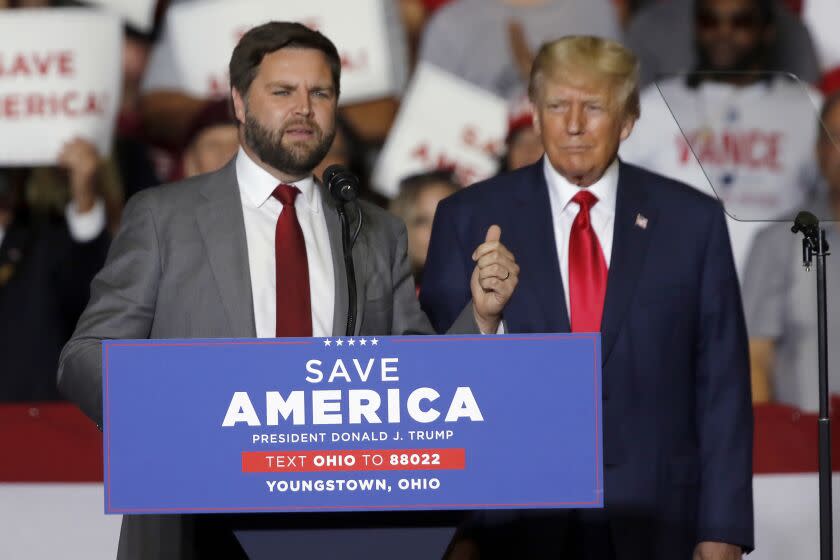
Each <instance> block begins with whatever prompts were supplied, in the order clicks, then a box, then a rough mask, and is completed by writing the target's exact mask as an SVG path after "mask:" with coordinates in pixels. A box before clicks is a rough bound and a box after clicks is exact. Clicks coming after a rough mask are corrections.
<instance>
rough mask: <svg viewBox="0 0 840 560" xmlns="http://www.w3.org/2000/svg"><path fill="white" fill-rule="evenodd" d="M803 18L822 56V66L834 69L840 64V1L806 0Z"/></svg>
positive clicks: (803, 7) (803, 6)
mask: <svg viewBox="0 0 840 560" xmlns="http://www.w3.org/2000/svg"><path fill="white" fill-rule="evenodd" d="M802 20H803V21H804V22H805V24H806V25H807V26H808V31H810V33H811V37H812V38H813V40H814V46H815V47H816V48H817V54H818V55H819V58H820V68H822V69H823V70H826V71H828V70H832V69H834V68H835V67H837V66H840V33H837V22H838V21H840V2H837V0H805V2H804V4H803V5H802Z"/></svg>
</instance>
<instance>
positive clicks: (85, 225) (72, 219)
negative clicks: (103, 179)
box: [64, 197, 105, 243]
mask: <svg viewBox="0 0 840 560" xmlns="http://www.w3.org/2000/svg"><path fill="white" fill-rule="evenodd" d="M64 218H65V219H66V220H67V229H68V230H70V237H72V238H73V241H75V242H76V243H87V242H89V241H93V240H94V239H96V238H97V237H99V234H100V233H102V230H104V229H105V203H104V202H102V199H101V198H99V197H97V198H96V201H95V202H94V203H93V208H91V209H90V210H89V211H87V212H79V211H78V210H76V204H75V203H74V202H73V201H72V200H71V201H70V202H68V203H67V207H66V208H65V209H64Z"/></svg>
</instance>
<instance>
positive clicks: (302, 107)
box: [295, 91, 312, 116]
mask: <svg viewBox="0 0 840 560" xmlns="http://www.w3.org/2000/svg"><path fill="white" fill-rule="evenodd" d="M295 113H297V114H299V115H304V116H309V115H310V114H312V99H310V97H309V93H308V92H306V91H298V92H296V93H295Z"/></svg>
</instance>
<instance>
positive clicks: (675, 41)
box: [624, 0, 835, 86]
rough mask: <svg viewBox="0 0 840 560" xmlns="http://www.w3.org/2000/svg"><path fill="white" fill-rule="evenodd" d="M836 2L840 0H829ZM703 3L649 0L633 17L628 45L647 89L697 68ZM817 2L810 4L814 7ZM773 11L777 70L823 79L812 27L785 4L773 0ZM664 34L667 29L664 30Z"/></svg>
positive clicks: (627, 32)
mask: <svg viewBox="0 0 840 560" xmlns="http://www.w3.org/2000/svg"><path fill="white" fill-rule="evenodd" d="M827 1H828V2H834V1H835V0H827ZM697 2H698V0H646V2H645V4H644V5H643V6H641V7H640V8H639V9H638V11H637V12H636V13H634V14H633V16H632V19H631V20H630V22H629V24H628V26H627V28H626V30H625V37H624V42H625V44H626V45H627V46H628V47H630V49H631V50H632V51H633V52H635V53H636V55H637V56H638V57H639V61H640V62H641V68H640V72H641V73H640V76H639V78H640V81H641V84H642V85H643V86H646V85H648V84H650V83H651V82H653V81H654V80H656V79H658V78H661V77H662V76H664V75H666V74H671V73H674V72H684V71H685V70H686V69H688V68H693V67H694V66H695V65H696V53H695V49H693V48H692V42H691V37H692V28H693V26H694V9H695V5H696V4H697ZM811 2H813V0H809V1H808V2H807V4H806V5H807V6H809V7H810V5H811ZM767 4H769V5H771V7H772V10H773V20H774V27H775V34H776V40H775V41H774V43H775V44H774V47H773V48H772V50H771V52H770V55H771V58H772V59H773V61H774V63H775V66H776V67H775V68H774V69H776V70H779V71H782V72H791V73H792V74H795V75H797V76H799V77H800V78H801V79H802V80H803V81H806V82H816V81H817V80H818V79H819V76H820V66H819V63H818V61H817V49H816V48H815V45H814V43H815V42H816V39H814V40H812V35H811V33H812V32H813V29H810V31H811V33H809V28H808V27H806V25H805V23H803V21H802V20H800V18H799V15H798V14H796V13H794V12H793V11H792V10H791V9H790V7H789V5H790V4H791V2H786V1H785V0H772V1H771V2H767ZM663 31H667V32H664V33H663Z"/></svg>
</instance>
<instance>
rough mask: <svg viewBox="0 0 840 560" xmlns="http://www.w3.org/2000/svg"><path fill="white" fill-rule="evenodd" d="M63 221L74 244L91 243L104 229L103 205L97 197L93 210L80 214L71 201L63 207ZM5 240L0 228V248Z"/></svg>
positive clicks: (4, 233)
mask: <svg viewBox="0 0 840 560" xmlns="http://www.w3.org/2000/svg"><path fill="white" fill-rule="evenodd" d="M64 219H65V221H66V222H67V229H68V230H70V237H71V238H72V239H73V241H75V242H76V243H87V242H88V241H93V240H94V239H96V238H97V237H99V234H100V233H102V230H103V229H105V222H106V216H105V203H104V202H102V199H101V198H99V197H97V198H96V200H95V201H94V203H93V208H91V209H90V210H89V211H88V212H85V213H82V212H79V211H78V210H76V205H75V204H73V201H70V202H68V203H67V206H65V207H64ZM5 238H6V229H5V228H4V227H2V226H0V247H2V246H3V240H4V239H5Z"/></svg>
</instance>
